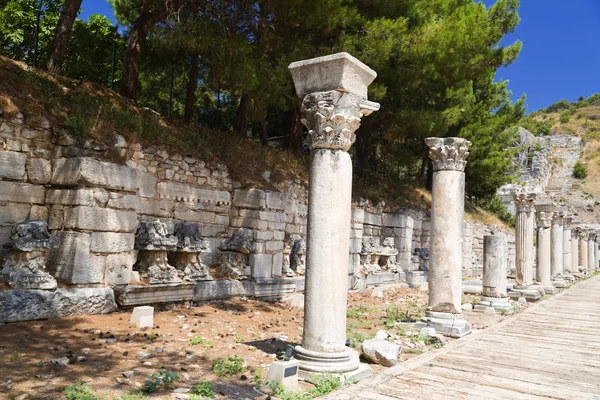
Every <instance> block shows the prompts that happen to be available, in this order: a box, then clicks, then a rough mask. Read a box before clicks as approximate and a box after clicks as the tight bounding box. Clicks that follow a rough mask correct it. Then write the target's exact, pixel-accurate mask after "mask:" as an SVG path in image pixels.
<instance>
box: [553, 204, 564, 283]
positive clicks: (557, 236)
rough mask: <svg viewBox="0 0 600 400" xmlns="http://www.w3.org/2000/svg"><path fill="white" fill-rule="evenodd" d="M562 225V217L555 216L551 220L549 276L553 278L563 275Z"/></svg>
mask: <svg viewBox="0 0 600 400" xmlns="http://www.w3.org/2000/svg"><path fill="white" fill-rule="evenodd" d="M563 252H564V251H563V225H562V216H561V215H555V216H554V219H553V220H552V258H551V265H552V270H551V274H552V277H553V278H554V277H555V276H558V275H561V274H562V273H563V257H564V255H563Z"/></svg>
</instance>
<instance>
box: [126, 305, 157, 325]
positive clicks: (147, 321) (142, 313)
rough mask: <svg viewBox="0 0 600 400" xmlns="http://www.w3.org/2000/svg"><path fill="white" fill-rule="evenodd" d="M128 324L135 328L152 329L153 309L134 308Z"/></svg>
mask: <svg viewBox="0 0 600 400" xmlns="http://www.w3.org/2000/svg"><path fill="white" fill-rule="evenodd" d="M129 323H130V324H132V325H135V327H136V328H138V329H141V328H152V327H153V326H154V307H150V306H141V307H134V308H133V312H132V313H131V318H130V319H129Z"/></svg>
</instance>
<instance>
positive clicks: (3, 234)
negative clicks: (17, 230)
mask: <svg viewBox="0 0 600 400" xmlns="http://www.w3.org/2000/svg"><path fill="white" fill-rule="evenodd" d="M11 230H12V226H0V260H2V259H3V258H4V255H5V254H6V253H8V248H6V247H4V245H5V244H6V243H8V242H10V232H11Z"/></svg>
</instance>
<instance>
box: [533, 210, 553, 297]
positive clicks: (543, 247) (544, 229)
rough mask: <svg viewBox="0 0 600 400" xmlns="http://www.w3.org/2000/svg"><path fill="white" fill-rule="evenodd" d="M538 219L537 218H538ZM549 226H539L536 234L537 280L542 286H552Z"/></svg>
mask: <svg viewBox="0 0 600 400" xmlns="http://www.w3.org/2000/svg"><path fill="white" fill-rule="evenodd" d="M538 221H539V218H538ZM550 243H551V228H550V227H549V226H539V222H538V234H537V271H536V272H537V281H538V282H539V283H541V284H542V285H543V286H544V287H549V286H552V276H551V261H550V259H551V256H550V254H551V244H550Z"/></svg>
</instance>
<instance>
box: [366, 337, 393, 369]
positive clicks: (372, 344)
mask: <svg viewBox="0 0 600 400" xmlns="http://www.w3.org/2000/svg"><path fill="white" fill-rule="evenodd" d="M401 350H402V347H401V346H400V345H398V344H395V343H392V342H388V341H387V340H383V339H377V338H376V339H369V340H365V341H364V342H363V343H362V353H363V355H364V356H365V357H366V358H367V359H369V360H370V361H373V362H374V363H377V364H381V365H383V366H385V367H393V366H394V365H396V363H397V362H398V356H399V355H400V351H401Z"/></svg>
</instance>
